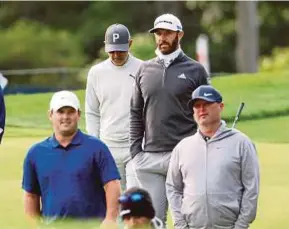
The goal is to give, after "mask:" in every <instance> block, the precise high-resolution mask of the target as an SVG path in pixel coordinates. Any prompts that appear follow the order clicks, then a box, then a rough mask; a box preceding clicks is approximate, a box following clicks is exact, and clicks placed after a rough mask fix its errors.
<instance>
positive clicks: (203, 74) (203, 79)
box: [198, 64, 211, 86]
mask: <svg viewBox="0 0 289 229" xmlns="http://www.w3.org/2000/svg"><path fill="white" fill-rule="evenodd" d="M210 81H211V80H210V76H209V75H208V73H207V71H206V69H205V68H204V67H203V65H201V64H200V68H199V85H198V86H201V85H207V84H210Z"/></svg>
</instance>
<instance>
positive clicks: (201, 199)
mask: <svg viewBox="0 0 289 229" xmlns="http://www.w3.org/2000/svg"><path fill="white" fill-rule="evenodd" d="M166 191H167V197H168V201H169V204H170V207H171V210H172V213H173V219H174V225H175V227H174V228H175V229H181V228H182V229H183V228H191V229H247V228H249V224H250V223H252V222H253V221H254V219H255V216H256V210H257V199H258V194H259V164H258V159H257V153H256V149H255V147H254V144H253V143H252V142H251V140H250V139H249V138H248V137H247V136H246V135H244V134H243V133H241V132H240V131H238V130H235V129H231V128H227V127H226V126H225V123H224V122H222V125H221V126H220V128H219V129H218V131H217V133H216V134H215V135H214V136H213V137H212V138H211V139H210V140H208V141H207V142H206V141H205V140H204V138H203V136H202V135H201V134H200V132H199V131H198V132H197V133H196V134H194V135H193V136H191V137H187V138H185V139H183V140H182V141H181V142H180V143H179V144H178V145H177V146H176V147H175V149H174V150H173V152H172V157H171V161H170V166H169V170H168V174H167V181H166Z"/></svg>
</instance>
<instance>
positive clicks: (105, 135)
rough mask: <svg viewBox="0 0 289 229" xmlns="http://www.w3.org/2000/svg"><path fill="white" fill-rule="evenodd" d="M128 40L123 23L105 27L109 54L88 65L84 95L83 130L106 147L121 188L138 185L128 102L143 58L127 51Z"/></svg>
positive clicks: (128, 36) (106, 47) (130, 42)
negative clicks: (131, 144)
mask: <svg viewBox="0 0 289 229" xmlns="http://www.w3.org/2000/svg"><path fill="white" fill-rule="evenodd" d="M131 44H132V39H131V37H130V33H129V30H128V29H127V27H126V26H124V25H122V24H113V25H111V26H109V27H108V28H107V30H106V33H105V52H106V53H107V54H108V56H109V58H108V59H106V60H105V61H103V62H101V63H99V64H97V65H95V66H93V67H92V68H91V69H90V71H89V73H88V77H87V86H86V99H85V119H86V130H87V132H88V134H90V135H93V136H95V137H97V138H100V139H101V140H102V141H103V142H104V143H106V144H107V146H108V147H109V149H110V151H111V152H112V155H113V157H114V159H115V161H116V164H117V167H118V169H119V172H120V175H121V186H122V189H123V190H125V189H126V188H128V187H132V186H136V185H137V184H136V182H135V176H134V173H133V171H132V168H131V166H130V163H129V161H130V159H131V157H130V154H129V137H128V135H129V104H130V98H131V94H132V88H133V86H132V85H133V82H134V77H135V75H136V72H137V71H138V69H139V67H140V65H141V63H142V61H141V60H139V59H137V58H135V57H134V56H133V55H131V54H130V53H129V47H130V46H131Z"/></svg>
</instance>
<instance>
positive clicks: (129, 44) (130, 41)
mask: <svg viewBox="0 0 289 229" xmlns="http://www.w3.org/2000/svg"><path fill="white" fill-rule="evenodd" d="M131 44H132V39H130V40H129V42H128V47H130V46H131Z"/></svg>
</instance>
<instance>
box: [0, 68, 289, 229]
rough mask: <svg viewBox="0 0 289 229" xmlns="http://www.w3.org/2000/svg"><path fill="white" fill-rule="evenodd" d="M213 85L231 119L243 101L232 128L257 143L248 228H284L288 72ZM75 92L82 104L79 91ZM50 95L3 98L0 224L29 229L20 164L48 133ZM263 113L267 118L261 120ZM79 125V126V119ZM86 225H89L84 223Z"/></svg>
mask: <svg viewBox="0 0 289 229" xmlns="http://www.w3.org/2000/svg"><path fill="white" fill-rule="evenodd" d="M212 83H213V85H214V86H215V87H216V88H218V89H219V90H220V91H221V92H222V94H223V97H224V101H225V105H226V108H225V113H224V115H225V117H226V118H227V119H229V120H230V119H232V118H233V117H234V115H235V113H236V110H237V108H238V106H239V103H240V102H241V101H244V102H246V106H245V108H244V111H243V113H242V116H241V120H240V122H238V124H237V127H238V129H240V130H242V131H243V132H245V133H246V134H247V135H248V136H249V137H251V138H252V139H253V140H254V142H256V146H257V149H258V155H259V159H260V168H261V191H260V198H259V207H258V215H257V219H256V221H255V222H254V224H253V225H252V226H251V227H250V228H251V229H288V228H289V218H288V215H289V208H288V204H289V199H288V193H289V176H288V173H289V153H288V152H289V138H288V136H289V128H287V126H288V123H289V99H288V98H287V96H288V89H287V86H288V85H289V72H280V73H276V74H273V73H269V74H267V73H262V74H257V75H253V76H252V75H240V76H232V77H222V78H215V79H213V82H212ZM76 93H77V94H78V96H79V98H80V100H81V103H82V105H84V103H83V102H84V91H77V92H76ZM51 95H52V94H51V93H43V94H34V95H10V96H7V97H6V106H7V124H8V126H7V129H6V132H5V137H4V140H3V144H2V145H1V147H0V163H1V166H0V183H1V189H0V203H1V204H0V216H1V220H0V228H5V229H26V228H31V227H30V226H29V225H28V224H27V221H26V219H25V216H24V213H23V203H22V202H23V201H22V191H21V179H22V162H23V158H24V156H25V154H26V152H27V149H28V148H29V147H30V146H31V145H32V144H34V143H35V142H38V141H40V140H42V139H44V138H45V137H47V136H48V135H50V134H51V128H50V124H49V121H48V119H47V114H46V112H45V111H47V110H48V104H49V100H50V98H51ZM281 114H283V116H282V117H278V115H279V116H280V115H281ZM286 115H287V116H286ZM264 116H268V117H271V118H266V119H261V118H262V117H263V118H264ZM272 117H274V118H272ZM248 119H258V120H248ZM245 120H247V121H245ZM286 124H287V125H286ZM230 125H231V124H230V123H229V126H230ZM80 127H81V129H84V118H82V120H81V125H80ZM169 225H171V224H169ZM82 226H83V225H81V226H76V228H81V227H82ZM65 228H66V227H65ZM69 228H70V229H72V228H75V227H69ZM87 228H92V227H90V226H89V225H87Z"/></svg>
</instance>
